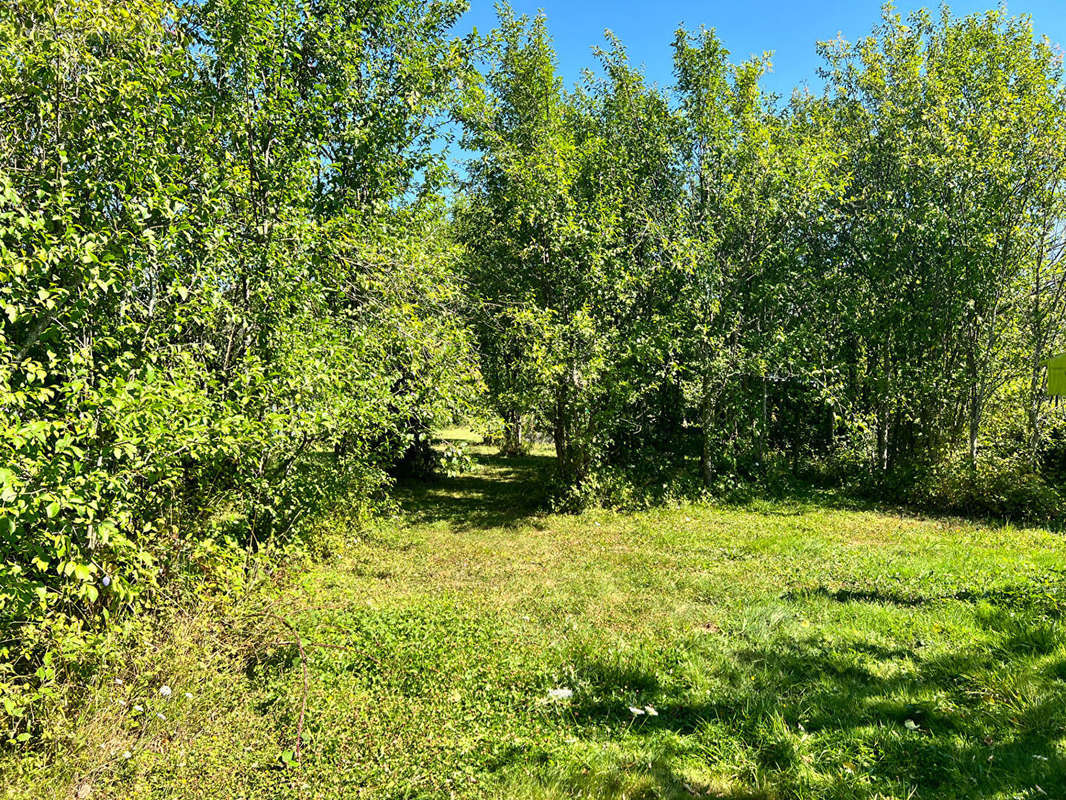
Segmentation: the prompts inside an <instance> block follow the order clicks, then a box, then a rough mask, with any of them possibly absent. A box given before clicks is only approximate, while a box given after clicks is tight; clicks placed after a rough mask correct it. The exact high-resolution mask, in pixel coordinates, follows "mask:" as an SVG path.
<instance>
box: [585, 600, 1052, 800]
mask: <svg viewBox="0 0 1066 800" xmlns="http://www.w3.org/2000/svg"><path fill="white" fill-rule="evenodd" d="M1010 620H1011V621H1010V623H1009V624H1004V625H1003V626H1002V627H999V626H998V623H996V622H994V621H993V623H992V626H991V627H990V628H989V630H990V631H991V632H992V633H993V634H994V639H993V642H992V643H991V645H984V646H982V645H980V644H976V643H975V644H973V645H968V646H966V647H962V648H959V649H957V650H954V651H947V652H945V651H943V650H940V651H938V652H935V653H926V652H925V650H924V648H909V647H902V646H901V647H885V646H884V645H882V644H880V643H878V642H876V641H872V640H868V639H866V638H863V637H861V636H860V637H852V638H850V639H847V638H841V639H839V640H838V639H835V638H833V639H826V638H824V637H822V636H819V635H812V636H810V637H809V638H794V637H789V636H786V635H781V636H777V637H772V638H770V639H769V640H766V641H759V642H747V643H743V644H741V645H740V646H739V647H729V645H728V644H726V643H721V646H723V647H725V648H726V650H725V653H723V654H722V655H724V656H725V658H724V660H723V658H722V655H720V657H719V658H718V659H713V660H710V661H708V664H716V665H718V666H717V669H716V672H719V671H720V674H717V675H716V677H717V678H718V685H717V686H716V687H715V688H714V689H713V690H710V691H703V692H697V691H694V690H692V689H691V685H692V684H691V683H690V682H689V683H686V682H685V681H684V680H678V678H677V677H676V676H673V677H672V676H671V675H670V669H669V662H668V661H667V660H666V658H665V656H664V657H661V658H660V659H659V660H660V661H661V662H662V663H661V664H656V663H654V661H653V662H649V661H648V660H647V659H644V660H642V661H641V663H640V664H639V665H636V666H634V665H632V664H629V665H626V664H622V665H619V664H618V663H617V659H615V660H598V659H597V658H595V657H591V658H588V657H586V659H585V661H584V662H583V663H579V664H578V665H577V666H576V670H577V675H578V676H579V678H580V680H581V681H582V685H583V687H584V688H583V689H582V690H581V691H579V692H578V693H577V694H576V695H575V698H574V704H573V706H572V711H573V715H572V717H571V718H569V724H568V727H571V728H572V730H570V731H569V734H570V735H576V736H579V737H580V736H586V737H588V738H592V737H593V736H594V735H595V734H593V731H596V730H600V731H602V729H603V728H604V727H607V728H613V729H615V730H617V731H618V732H619V735H620V739H619V740H620V741H621V742H624V741H625V738H624V737H622V736H621V734H622V733H623V732H626V734H627V735H629V736H632V735H633V734H636V735H637V736H638V737H640V738H642V739H643V738H645V737H647V739H648V741H649V742H651V741H654V737H655V736H656V735H662V734H666V735H669V736H674V737H677V736H679V737H681V738H682V741H687V742H689V743H691V745H692V746H691V747H688V748H684V749H686V750H688V751H689V752H692V751H697V752H706V753H709V754H711V755H708V757H707V764H706V766H707V768H708V771H709V772H710V773H713V772H715V770H716V767H718V768H719V769H720V768H721V767H722V766H723V765H721V764H717V765H716V763H715V756H714V755H713V754H714V753H719V752H722V748H721V743H722V742H723V741H728V742H731V743H732V744H731V747H732V748H733V750H734V751H735V750H736V749H738V748H739V749H740V750H743V751H744V752H745V753H747V754H748V757H749V758H750V759H751V760H753V761H754V762H755V763H756V764H757V776H756V777H755V778H751V777H750V776H749V778H748V779H747V780H740V781H737V783H736V789H735V793H730V791H726V790H722V789H719V788H714V789H712V788H710V787H705V788H704V790H703V793H704V794H706V796H719V797H745V796H755V797H758V796H761V795H760V794H759V792H761V791H763V790H766V789H769V790H770V793H769V796H773V797H792V796H803V797H807V796H812V797H813V796H818V797H823V796H824V797H848V798H855V799H856V800H862V799H865V798H869V799H870V800H872V799H873V798H875V797H896V796H901V797H907V796H913V797H915V798H992V797H1004V796H1018V797H1038V796H1039V797H1066V753H1064V752H1063V748H1062V745H1061V743H1062V742H1063V741H1064V740H1066V680H1064V677H1066V662H1061V663H1060V661H1054V662H1053V663H1051V664H1043V662H1040V661H1038V660H1035V659H1034V658H1033V655H1034V651H1033V649H1032V647H1031V646H1030V645H1029V642H1030V640H1031V639H1033V638H1034V637H1035V638H1039V637H1037V636H1036V634H1035V633H1034V635H1033V636H1019V626H1022V627H1024V626H1025V625H1033V626H1036V627H1040V626H1045V625H1046V624H1047V623H1046V620H1043V619H1041V618H1039V617H1033V618H1032V619H1031V620H1029V621H1028V622H1026V621H1024V620H1021V621H1020V620H1019V618H1018V617H1017V616H1011V617H1010ZM1064 639H1066V636H1064V634H1063V632H1062V631H1061V630H1059V631H1058V632H1057V633H1056V634H1055V639H1054V641H1053V642H1050V643H1049V646H1050V647H1051V649H1050V650H1048V649H1045V648H1040V649H1041V650H1044V652H1058V649H1057V648H1060V647H1061V645H1062V644H1063V642H1064ZM682 646H683V647H692V648H694V649H695V650H696V651H697V652H696V653H695V654H694V655H695V657H697V658H698V655H699V654H698V650H699V648H701V647H704V646H706V645H700V644H695V643H690V644H687V645H682ZM712 646H719V645H712ZM627 704H628V705H632V706H633V707H634V708H643V707H644V706H645V704H647V705H650V706H652V707H653V708H654V709H655V710H656V711H657V712H658V713H657V715H655V716H652V715H649V714H647V712H645V713H644V714H640V715H636V716H634V715H633V713H632V711H631V710H630V709H629V708H628V706H627ZM564 719H565V718H564ZM630 746H637V747H639V743H638V744H637V745H632V744H631V745H630ZM726 749H727V750H728V748H726ZM644 763H645V765H646V766H647V767H648V770H646V771H645V772H644V779H645V780H646V781H648V780H651V781H652V782H653V785H652V790H651V792H650V793H648V794H647V795H646V796H649V797H665V798H672V797H683V796H693V795H695V796H700V794H701V791H700V790H699V787H693V786H692V785H691V784H690V783H688V782H686V778H685V775H684V774H683V771H682V770H681V769H680V768H679V767H678V766H677V764H678V760H676V759H671V758H668V757H667V758H664V759H663V760H662V761H661V763H660V762H655V763H650V762H644ZM724 766H725V768H726V769H727V770H728V764H726V765H724ZM812 766H813V768H814V769H816V770H817V771H818V772H819V774H820V776H821V777H820V779H819V780H820V781H822V784H821V785H824V786H831V785H834V783H838V784H839V791H837V790H830V789H825V790H824V793H821V794H819V793H815V794H811V788H810V784H809V783H808V782H807V781H808V780H809V775H810V770H811V769H812ZM640 769H643V766H640ZM805 775H806V776H808V777H804V776H805ZM687 780H688V781H691V778H689V779H687ZM1035 787H1039V788H1035ZM912 791H913V794H910V793H911V792H912ZM603 796H612V795H611V794H610V793H609V792H607V793H605V794H604V795H603Z"/></svg>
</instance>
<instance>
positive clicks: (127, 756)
mask: <svg viewBox="0 0 1066 800" xmlns="http://www.w3.org/2000/svg"><path fill="white" fill-rule="evenodd" d="M122 757H123V758H125V759H127V760H129V759H131V758H133V753H131V752H130V751H129V750H127V751H126V752H125V753H123V754H122Z"/></svg>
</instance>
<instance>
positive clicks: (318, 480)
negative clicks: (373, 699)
mask: <svg viewBox="0 0 1066 800" xmlns="http://www.w3.org/2000/svg"><path fill="white" fill-rule="evenodd" d="M112 6H113V4H106V3H101V2H98V0H18V2H14V3H7V4H4V6H3V8H2V10H0V114H2V121H0V309H2V311H3V316H2V319H0V323H2V324H0V465H2V466H0V640H2V641H3V645H2V648H3V649H2V651H0V656H2V658H0V662H2V665H0V698H2V699H3V703H4V711H5V714H6V716H5V727H7V728H9V729H10V730H11V732H12V735H16V734H17V735H18V736H23V735H25V733H27V732H28V731H30V730H32V728H33V724H32V721H31V720H30V719H29V718H28V717H27V716H26V715H27V714H32V713H33V703H34V700H35V698H38V697H39V696H40V694H41V692H43V691H45V690H46V689H47V687H48V686H49V685H52V684H54V682H55V681H56V680H62V678H63V671H64V670H70V669H75V668H76V666H77V663H78V661H79V659H80V658H81V656H82V655H83V654H84V653H85V652H86V645H89V646H91V645H93V643H94V642H95V641H97V640H98V638H99V635H100V632H101V631H102V630H103V629H104V628H105V627H106V625H107V623H108V622H110V621H112V620H115V619H117V618H123V619H125V618H129V617H130V614H129V612H131V611H135V610H142V609H144V608H146V607H148V606H150V605H151V604H153V603H156V602H158V601H159V600H160V599H161V598H163V597H164V596H169V597H173V596H175V594H176V593H177V592H178V590H179V589H180V587H181V586H183V585H185V584H186V583H191V584H194V585H195V584H196V583H197V582H198V581H201V580H207V579H209V578H210V576H211V575H213V574H215V573H216V572H219V571H221V572H219V574H230V573H232V571H233V568H234V565H236V571H237V573H239V572H240V569H241V567H240V565H241V564H242V563H243V564H246V565H247V564H251V563H263V561H262V559H255V560H254V562H253V561H251V560H249V556H250V555H251V554H253V553H256V552H272V551H275V550H277V549H279V548H282V547H285V546H287V544H288V543H290V542H293V541H299V540H301V538H302V537H304V536H305V535H306V534H307V532H308V530H309V525H308V522H309V520H310V519H311V517H312V516H313V514H314V513H315V512H316V511H318V510H320V509H322V508H323V507H325V506H328V504H329V503H330V502H332V501H333V500H335V499H337V498H340V497H344V498H346V499H347V500H348V501H349V502H352V503H355V504H356V505H365V504H368V503H371V502H373V501H374V498H375V497H377V496H379V492H380V490H381V488H382V487H384V486H385V485H386V484H387V483H388V480H389V478H388V470H389V469H390V468H391V467H392V465H393V464H394V463H395V462H396V461H397V460H398V459H399V458H400V457H401V456H402V454H403V453H404V451H405V450H406V449H407V447H408V446H409V445H410V443H411V442H412V441H413V440H414V439H415V438H417V437H418V436H419V435H420V434H421V433H422V432H424V431H425V430H428V429H429V428H431V427H433V426H434V425H437V424H439V423H440V422H443V421H444V420H445V419H450V418H451V417H452V415H454V414H455V413H457V412H459V411H460V410H461V409H462V408H463V407H465V405H466V403H467V402H468V400H469V399H470V398H471V397H472V396H473V393H474V391H475V390H476V387H477V378H476V368H475V365H474V362H473V360H472V356H471V350H470V347H469V341H468V336H467V334H466V331H465V324H464V322H463V320H462V319H461V318H460V316H459V313H458V312H459V295H458V287H457V284H456V282H455V280H454V277H453V274H454V272H453V267H454V263H455V248H454V246H453V245H451V244H450V243H449V241H448V235H447V231H446V230H445V229H444V228H443V227H442V225H441V223H440V216H441V215H440V208H439V203H440V199H439V196H438V194H437V187H438V183H439V180H440V178H441V174H442V173H441V170H442V163H443V162H442V157H441V155H440V154H438V153H437V152H436V151H435V150H434V149H433V148H432V147H431V145H432V143H433V141H434V136H435V133H434V130H435V127H434V126H435V125H436V122H435V120H438V119H440V118H441V112H442V109H443V108H445V107H446V106H447V105H448V104H449V103H450V97H451V93H452V92H453V83H454V81H455V79H456V77H457V76H458V75H461V74H462V72H463V69H464V67H463V60H464V57H463V54H462V51H461V48H459V46H458V45H456V44H454V43H453V42H452V41H451V39H450V38H449V35H448V31H449V29H450V27H451V25H452V23H453V21H454V20H455V18H456V15H457V14H458V13H459V12H460V11H461V5H460V4H458V3H449V2H439V3H438V2H434V3H425V2H421V1H420V0H404V1H403V2H399V3H395V2H387V3H386V2H382V3H370V4H363V7H362V10H361V11H359V12H358V13H357V12H356V10H355V9H353V8H352V7H350V5H349V4H347V3H341V2H321V3H305V2H303V1H302V0H256V1H255V2H244V0H242V2H239V3H238V2H228V0H217V2H216V1H215V0H210V1H209V2H188V3H171V2H167V1H166V0H135V1H134V2H130V3H122V4H119V5H118V6H115V7H112ZM234 580H236V579H235V578H234Z"/></svg>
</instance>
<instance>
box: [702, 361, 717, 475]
mask: <svg viewBox="0 0 1066 800" xmlns="http://www.w3.org/2000/svg"><path fill="white" fill-rule="evenodd" d="M700 426H701V428H702V430H703V450H702V452H701V453H700V478H701V479H702V481H703V485H704V486H705V487H707V488H710V486H711V484H712V483H714V433H713V431H714V427H713V426H714V394H713V393H712V391H711V380H710V378H709V377H707V376H704V379H703V400H702V402H701V403H700Z"/></svg>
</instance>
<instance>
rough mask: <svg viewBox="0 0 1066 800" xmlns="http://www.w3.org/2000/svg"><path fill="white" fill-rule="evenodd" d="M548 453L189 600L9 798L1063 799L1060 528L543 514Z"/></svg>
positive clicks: (751, 510)
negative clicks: (259, 582)
mask: <svg viewBox="0 0 1066 800" xmlns="http://www.w3.org/2000/svg"><path fill="white" fill-rule="evenodd" d="M549 467H550V460H549V459H548V458H547V457H546V456H532V457H529V458H526V459H521V460H516V461H507V460H503V459H500V458H497V457H494V456H491V455H489V451H488V450H487V449H482V450H481V455H480V456H479V458H478V461H477V464H476V466H475V469H474V471H473V472H471V473H468V474H466V475H464V476H462V477H459V478H453V479H448V480H443V481H441V482H440V483H438V484H433V485H427V486H415V487H407V488H405V489H404V490H403V491H402V493H401V498H400V499H401V505H402V509H403V510H402V512H401V513H398V514H397V516H396V517H395V518H393V519H391V520H387V521H384V522H381V523H379V524H377V525H376V526H375V527H373V528H372V529H371V530H369V531H362V532H360V533H359V537H360V538H359V541H358V542H356V543H354V544H352V545H350V546H349V547H348V548H346V551H345V554H344V555H343V556H342V557H341V558H340V559H339V560H338V561H335V562H333V563H330V564H329V565H327V566H318V567H315V568H313V569H311V570H310V571H308V572H306V573H301V574H300V575H298V576H295V577H290V578H289V579H287V580H286V581H284V582H283V583H282V586H283V587H284V588H283V589H279V590H277V592H276V593H275V595H274V596H272V597H270V598H268V600H267V602H266V603H264V604H260V606H257V609H258V610H257V611H256V612H255V613H254V614H251V612H249V614H251V618H252V619H253V620H255V621H254V622H249V621H248V618H247V617H241V616H240V613H241V612H239V611H235V612H234V618H233V621H230V622H229V623H225V624H217V625H216V624H208V623H205V622H201V621H197V620H191V621H189V622H188V624H187V626H186V627H184V628H181V630H180V631H179V632H177V633H175V634H174V636H173V638H172V639H171V640H168V641H167V642H166V643H165V644H163V645H161V649H160V650H159V651H157V652H146V653H143V654H140V655H139V656H138V657H136V658H133V659H131V660H130V661H129V662H128V663H126V664H123V665H121V667H117V668H116V674H115V675H114V676H111V675H108V676H104V677H103V678H102V679H101V681H100V684H99V686H98V688H97V689H96V690H95V691H94V693H93V695H92V697H91V698H89V700H88V701H87V702H86V705H85V708H84V710H83V712H82V714H81V715H80V716H79V717H78V718H77V719H75V720H74V721H72V723H71V732H70V734H69V737H68V739H67V740H66V743H60V744H56V745H55V746H54V747H53V749H52V750H51V751H50V755H47V756H42V761H41V762H40V763H39V764H38V767H39V769H38V770H36V771H34V770H32V769H30V768H28V767H27V764H28V763H29V762H27V761H24V762H23V764H22V766H21V767H20V768H19V769H17V770H15V769H12V770H8V777H7V778H6V779H3V780H4V783H6V787H7V789H8V791H9V794H10V795H12V796H35V797H36V796H79V797H83V796H84V797H160V798H201V797H219V798H273V797H304V798H315V797H330V798H334V797H336V798H364V797H365V798H397V799H398V798H452V797H455V798H466V797H472V798H476V797H501V798H574V797H584V798H657V797H665V798H688V797H726V798H1038V797H1049V798H1066V629H1064V625H1063V621H1062V619H1061V611H1062V608H1063V603H1064V601H1066V588H1064V587H1066V573H1064V572H1063V568H1064V567H1066V540H1064V539H1063V537H1062V536H1061V535H1056V534H1053V533H1050V532H1046V531H1041V530H1031V529H1030V530H1020V529H1016V528H1010V527H997V526H988V525H978V524H974V523H966V522H959V521H946V520H937V519H918V518H914V517H912V516H909V515H900V514H893V513H883V512H873V511H861V510H858V511H857V510H841V509H839V508H833V507H831V506H830V504H828V503H826V504H824V505H817V504H803V503H776V504H775V503H761V504H758V505H754V506H750V507H745V508H741V509H722V508H715V507H710V506H683V507H680V508H674V509H662V510H655V511H650V512H644V513H635V514H622V513H612V512H606V511H596V512H589V513H585V514H582V515H579V516H567V515H552V514H546V513H544V512H542V511H540V510H539V509H540V507H541V506H540V499H541V498H540V494H539V492H540V490H539V489H538V487H539V486H540V485H541V484H540V483H539V482H538V474H539V473H540V472H541V471H542V470H546V469H548V468H549ZM271 620H276V624H273V625H270V624H268V623H269V622H270V621H271ZM282 620H284V622H282ZM288 624H291V625H292V626H293V628H294V629H295V633H294V632H293V630H290V629H289V628H288V627H287V625H288ZM179 627H181V626H179ZM265 630H269V631H270V633H269V634H267V633H263V631H265ZM249 631H252V632H256V633H254V635H253V634H252V633H249ZM297 637H298V639H299V645H302V646H303V649H304V652H305V658H303V659H301V657H300V652H299V645H298V644H297V643H296V640H297ZM305 666H306V687H307V688H306V693H305V692H304V688H303V687H304V680H305V673H304V667H305ZM116 677H117V678H118V679H119V680H121V681H122V683H121V684H118V683H115V682H114V678H116ZM162 685H166V686H167V687H169V688H170V689H171V694H170V696H169V697H163V696H162V695H160V693H159V688H160V687H161V686H162ZM305 699H306V710H305V713H304V721H303V725H302V736H301V739H302V748H301V749H300V751H299V752H297V750H296V742H297V733H298V731H299V730H301V727H300V714H301V707H302V706H303V704H304V701H305ZM135 706H137V707H140V711H134V710H133V709H134V707H135ZM158 715H161V716H158ZM45 758H48V759H50V760H51V763H45V761H44V760H43V759H45Z"/></svg>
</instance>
